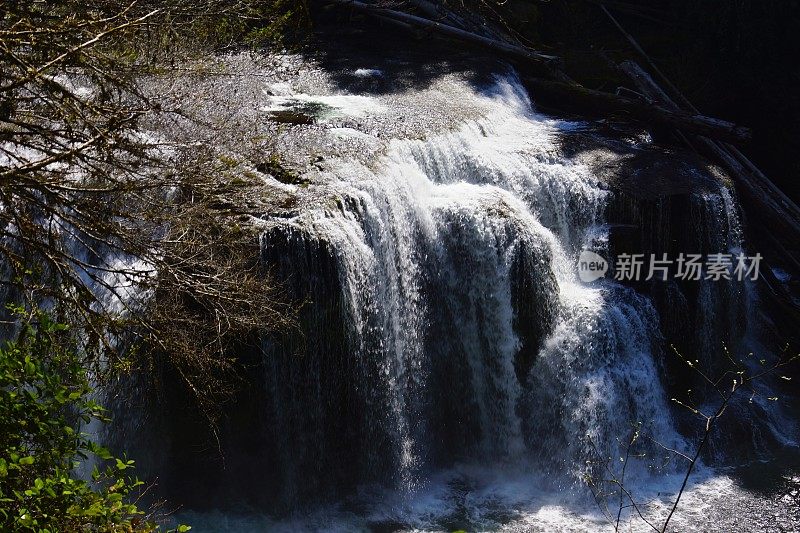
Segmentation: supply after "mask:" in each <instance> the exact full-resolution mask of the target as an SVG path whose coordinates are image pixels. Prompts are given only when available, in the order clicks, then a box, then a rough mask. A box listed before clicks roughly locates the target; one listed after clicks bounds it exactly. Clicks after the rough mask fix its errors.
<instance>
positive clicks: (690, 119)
mask: <svg viewBox="0 0 800 533" xmlns="http://www.w3.org/2000/svg"><path fill="white" fill-rule="evenodd" d="M523 81H524V82H525V83H526V84H527V85H529V86H530V87H531V88H533V90H534V99H536V98H538V97H543V98H546V99H549V100H552V101H559V102H560V104H562V105H563V103H565V102H566V103H568V104H570V105H571V106H572V107H578V108H583V109H584V110H586V111H589V112H598V111H601V112H604V113H624V114H627V115H629V116H631V117H632V118H637V119H640V120H643V121H646V122H649V123H655V124H658V125H662V126H668V127H672V128H676V129H679V130H683V131H687V132H691V133H696V134H698V135H706V136H709V137H715V138H720V139H727V140H731V141H743V140H746V139H749V138H750V130H749V129H747V128H744V127H742V126H737V125H736V124H733V123H731V122H727V121H725V120H719V119H715V118H710V117H706V116H703V115H694V114H691V113H684V112H682V111H675V110H671V109H667V108H666V107H664V106H663V105H658V104H655V103H653V104H650V103H647V102H642V101H639V100H635V99H633V98H626V97H624V96H619V95H616V94H611V93H606V92H602V91H595V90H592V89H587V88H586V87H583V86H581V85H578V84H576V83H565V82H559V81H550V80H545V79H541V78H536V77H531V76H526V77H524V78H523Z"/></svg>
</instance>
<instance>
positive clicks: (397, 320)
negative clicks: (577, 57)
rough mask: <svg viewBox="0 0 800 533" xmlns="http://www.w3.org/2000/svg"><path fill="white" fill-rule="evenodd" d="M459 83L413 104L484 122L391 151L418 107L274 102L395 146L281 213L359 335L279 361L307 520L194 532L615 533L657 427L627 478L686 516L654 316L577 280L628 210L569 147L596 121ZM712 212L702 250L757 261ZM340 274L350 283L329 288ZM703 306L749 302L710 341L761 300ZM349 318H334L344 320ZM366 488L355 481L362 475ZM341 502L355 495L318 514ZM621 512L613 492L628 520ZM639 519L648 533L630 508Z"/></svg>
mask: <svg viewBox="0 0 800 533" xmlns="http://www.w3.org/2000/svg"><path fill="white" fill-rule="evenodd" d="M356 75H357V76H362V74H358V73H357V74H356ZM444 85H445V89H446V90H445V89H442V90H439V89H437V88H434V89H431V90H429V91H428V92H427V93H425V94H423V95H421V96H420V99H423V100H424V99H426V98H430V101H431V102H433V104H426V105H430V106H431V107H430V109H427V111H426V108H425V106H424V105H422V106H421V107H420V109H412V112H413V113H414V114H416V115H424V114H425V113H426V112H430V113H431V114H432V115H435V114H436V112H437V110H436V109H435V108H434V107H435V106H436V104H437V103H438V104H441V105H440V107H441V106H443V102H448V101H449V103H450V104H451V105H452V106H453V108H459V109H465V108H468V109H469V112H468V113H464V114H465V115H467V116H466V117H463V116H455V117H454V118H453V124H450V126H451V127H450V128H449V131H442V132H440V133H436V134H428V135H426V136H424V137H423V138H413V137H414V136H405V137H403V138H401V139H395V140H392V141H388V142H386V141H379V137H380V135H379V134H378V133H376V132H377V131H380V128H372V127H365V124H369V122H368V121H369V120H374V121H377V122H380V121H384V122H388V121H392V120H398V107H399V106H397V104H396V103H395V102H393V101H391V100H387V99H385V98H378V97H372V96H364V95H350V94H327V93H326V92H325V91H324V90H323V91H316V92H315V91H314V90H313V88H309V87H302V88H298V89H295V88H293V87H292V85H291V83H286V82H285V83H279V84H273V85H272V86H271V87H270V89H269V91H268V94H267V95H265V97H264V98H265V101H264V102H261V103H260V104H259V107H258V109H260V110H262V111H264V112H273V111H280V110H292V109H301V110H307V111H308V110H310V112H313V113H315V114H316V116H317V119H318V120H319V124H321V125H320V126H318V127H319V128H323V129H325V130H326V131H327V134H329V135H330V136H331V137H332V138H335V139H339V141H341V142H345V141H346V142H351V141H352V142H354V143H364V144H365V145H366V144H370V143H373V144H375V143H378V142H383V143H384V145H385V146H384V149H383V150H382V151H379V150H375V151H371V152H370V153H379V155H378V156H376V157H375V158H372V159H368V158H360V157H352V156H350V155H341V156H340V157H333V158H330V157H329V158H327V159H326V161H325V169H324V171H323V172H321V177H319V179H316V180H315V181H313V182H312V185H311V186H310V187H309V191H308V195H309V196H310V197H317V198H320V197H322V198H327V199H329V200H330V201H328V200H325V201H317V202H316V203H312V204H311V205H312V207H309V208H306V207H304V208H303V209H301V210H300V214H299V215H297V216H296V217H295V218H291V219H285V218H284V219H276V220H272V221H269V223H270V225H272V226H273V227H272V230H271V231H277V232H284V233H286V234H288V235H293V236H294V237H293V238H292V239H290V242H291V243H293V244H292V245H291V247H290V249H289V250H288V251H289V253H290V254H291V256H292V260H291V261H289V265H290V268H293V269H295V268H296V271H295V270H293V271H291V272H289V273H287V274H288V275H289V276H290V277H295V278H303V279H308V280H309V281H308V284H309V286H311V287H314V286H317V285H319V284H320V283H322V284H326V285H328V287H327V288H328V289H330V291H331V292H332V293H334V296H335V298H331V295H330V293H328V292H325V293H324V294H323V293H320V294H319V295H316V294H315V293H314V292H313V291H312V293H311V294H310V295H309V297H310V298H311V299H312V300H314V303H313V304H312V307H314V309H319V310H320V311H319V313H320V316H323V314H322V311H323V310H326V309H327V307H326V306H328V305H330V306H331V307H332V308H333V309H334V310H335V311H336V313H341V315H342V318H343V322H344V326H343V328H342V329H343V330H345V331H344V333H343V334H342V339H343V340H342V343H343V344H344V345H345V347H344V348H343V349H341V350H342V353H338V352H336V350H339V349H340V348H336V347H332V346H330V342H329V341H330V337H326V336H324V334H325V333H327V332H324V331H316V330H308V331H305V332H304V335H305V341H304V342H305V343H307V345H308V346H311V347H313V348H314V349H315V350H317V351H308V352H306V353H304V354H303V355H302V356H295V354H276V353H274V351H273V353H272V355H273V357H271V358H268V359H267V360H266V367H267V368H266V376H265V389H266V393H265V395H266V397H267V398H268V404H269V405H268V407H267V408H266V411H267V412H268V413H269V417H267V418H268V420H264V421H253V424H258V423H263V424H264V425H265V426H267V427H268V434H269V435H270V439H271V440H272V441H273V442H274V446H275V449H276V456H275V457H274V461H275V463H276V465H277V466H276V471H277V472H278V474H277V475H278V478H279V479H278V481H277V484H278V486H279V492H280V494H279V500H280V501H281V503H282V504H283V505H284V509H285V508H289V509H292V510H294V511H295V516H294V517H292V518H287V519H280V520H278V519H275V518H271V517H269V516H266V515H260V514H259V513H258V512H248V513H245V514H241V515H237V514H235V513H229V512H228V513H221V512H220V513H215V512H204V513H196V512H192V511H187V512H186V513H184V514H183V515H182V518H183V519H184V520H185V521H187V522H189V523H192V524H193V525H194V526H195V530H197V531H225V530H227V531H265V530H276V531H281V530H284V531H292V530H298V529H308V530H318V531H351V530H367V529H369V528H371V527H375V526H376V524H377V525H381V524H384V525H386V524H388V525H392V524H395V526H396V527H399V528H402V529H406V530H424V531H439V530H454V529H460V528H465V529H468V530H508V531H549V530H553V529H560V530H574V531H593V530H596V529H598V528H600V527H605V526H604V524H606V522H605V520H604V519H603V517H602V515H601V514H600V512H599V508H598V506H597V504H596V503H595V502H594V501H593V499H592V497H591V493H590V491H589V490H588V488H587V483H586V480H587V476H590V477H591V478H592V479H593V480H595V481H594V483H593V484H594V486H595V487H596V488H601V489H605V490H612V489H614V490H615V488H614V487H613V486H611V485H610V484H608V483H603V482H602V479H604V478H607V477H608V471H607V470H606V466H605V465H608V469H610V470H611V471H612V472H613V473H614V474H615V475H619V474H620V471H621V464H622V462H621V461H620V459H621V458H623V456H624V455H625V450H626V443H627V440H628V439H629V438H630V435H631V433H632V428H633V427H634V425H638V427H640V431H641V435H642V437H641V438H640V440H639V441H638V442H637V446H636V454H637V455H638V454H644V456H643V457H632V458H631V459H630V460H629V462H628V465H627V467H626V477H625V485H626V487H627V488H628V489H629V490H631V492H632V493H633V494H634V496H635V497H636V498H637V501H640V502H647V505H643V512H644V513H645V514H646V516H647V517H649V518H650V519H651V520H654V521H656V522H657V521H658V520H659V519H663V517H664V516H665V514H666V512H667V509H668V506H669V501H670V498H671V495H672V494H673V493H674V491H675V490H676V489H677V487H679V486H680V482H681V479H682V478H681V472H682V471H684V469H685V463H683V462H682V461H683V460H682V459H678V458H677V456H676V455H675V454H672V453H670V452H667V451H665V449H664V447H666V448H671V449H676V450H683V451H686V450H687V449H689V448H690V444H688V443H686V442H685V441H684V439H683V438H682V437H681V436H680V435H679V434H678V433H677V431H676V429H675V427H674V423H673V420H672V417H671V415H670V412H671V411H670V408H669V405H668V399H667V397H666V394H665V393H664V389H663V387H662V376H661V370H660V363H659V361H660V359H661V350H663V349H664V346H663V344H664V342H663V339H662V334H661V327H660V323H659V322H660V321H659V316H658V313H657V312H656V310H655V308H654V306H653V304H652V302H651V301H650V300H649V299H648V298H647V297H645V296H643V295H641V294H638V293H636V292H635V291H633V290H632V289H630V288H626V287H623V286H621V285H619V284H617V283H615V282H613V281H610V280H600V281H597V282H594V283H592V284H585V283H582V282H581V281H580V280H579V279H578V276H577V269H576V263H577V257H578V254H579V253H580V252H581V250H583V249H584V248H591V249H594V250H596V251H599V252H601V253H603V252H604V251H606V248H605V247H606V246H607V244H608V239H609V228H608V227H607V225H606V221H605V220H604V212H605V208H606V206H607V205H608V202H609V201H610V199H611V195H612V193H611V192H610V191H609V190H608V187H607V186H606V185H605V184H604V183H603V182H602V180H600V179H599V178H598V177H596V176H595V175H594V174H593V172H592V171H591V169H590V167H589V166H588V165H587V164H585V163H582V162H579V161H578V160H577V159H571V158H568V157H565V155H564V151H563V149H562V148H561V146H560V142H559V141H560V139H561V137H562V136H563V135H565V134H568V133H569V132H572V131H575V130H580V129H581V128H583V127H584V125H582V124H580V123H570V122H563V121H557V120H552V119H549V118H547V117H544V116H542V115H539V114H537V113H536V112H535V111H534V110H533V109H532V106H531V103H530V101H529V100H528V97H527V94H526V93H525V91H524V90H523V88H522V87H521V86H520V84H519V83H518V82H517V80H516V79H515V78H514V77H513V76H507V77H499V78H497V79H496V80H495V82H494V84H492V85H491V86H490V87H489V88H487V89H485V90H483V91H476V90H475V89H474V88H472V87H470V86H469V85H467V84H466V83H463V82H462V83H460V84H455V85H456V88H455V89H453V87H452V86H447V85H446V84H444ZM448 90H449V91H450V92H448ZM437 91H439V92H437ZM454 97H455V99H458V102H457V103H453V100H454ZM403 112H406V110H403ZM362 119H363V120H364V121H367V122H359V120H362ZM315 127H317V126H315ZM640 140H641V139H639V140H638V141H637V142H639V141H640ZM337 142H338V141H337ZM596 156H597V157H604V158H610V159H613V158H614V157H616V156H615V155H614V154H603V153H598V154H596ZM365 159H368V160H365ZM285 187H287V188H288V187H289V186H285ZM692 206H693V212H692V213H691V216H692V217H693V220H694V219H696V220H697V224H696V227H697V229H698V232H700V233H701V234H702V235H701V237H700V238H699V239H698V240H700V241H703V240H705V241H709V248H710V249H715V250H719V251H733V250H736V249H739V248H741V236H740V235H739V234H738V232H739V224H738V219H736V216H735V204H734V202H733V200H732V198H731V197H730V195H729V194H727V191H726V190H725V189H724V187H722V186H721V185H720V186H719V188H718V191H715V192H705V193H702V194H701V195H698V196H696V197H695V198H694V200H693V202H692ZM694 210H696V212H695V211H694ZM715 239H716V240H715ZM711 241H713V242H711ZM268 242H270V241H269V239H265V243H268ZM267 246H268V245H267ZM292 247H293V248H292ZM320 249H325V250H328V251H329V255H330V256H329V257H328V256H326V255H325V253H321V252H319V250H320ZM269 251H270V250H269V249H267V250H266V252H267V253H268V254H269ZM286 251H287V250H283V249H281V250H278V252H277V253H285V252H286ZM693 251H694V250H692V252H693ZM331 264H332V265H333V268H332V269H331V270H333V272H334V273H335V274H334V276H335V277H333V278H331V277H325V276H327V275H328V274H323V272H328V270H329V267H330V265H331ZM302 265H305V266H302ZM304 269H305V270H304ZM331 286H332V287H331ZM725 291H728V292H729V293H730V295H728V296H725V297H723V296H721V293H723V292H725ZM701 293H702V295H701V301H702V307H703V309H704V310H713V312H716V310H717V309H719V308H721V307H722V306H725V305H727V304H729V303H731V302H733V303H735V304H736V305H734V306H731V307H730V308H729V309H728V310H729V311H730V313H731V315H732V316H731V319H730V320H721V321H715V322H714V323H711V322H708V323H702V324H701V332H700V333H698V337H699V338H700V339H704V340H707V341H708V342H709V343H710V342H711V341H712V340H713V339H717V338H719V337H720V336H721V335H724V334H726V333H729V332H730V331H729V330H728V329H726V328H729V327H730V325H731V324H740V322H739V321H738V319H737V317H736V316H733V315H737V314H740V312H739V307H740V306H742V305H744V304H746V302H747V294H746V291H744V290H743V288H742V287H741V286H736V285H733V284H730V286H729V285H728V284H720V285H719V286H715V285H714V284H711V283H706V284H705V285H704V286H703V287H702V289H701ZM315 296H318V299H316V300H315ZM325 298H328V299H329V300H330V301H329V300H326V299H325ZM339 303H340V304H341V307H339ZM334 314H335V313H334ZM708 314H710V313H708ZM330 316H331V315H330V314H326V315H324V317H325V318H324V320H322V321H321V322H320V323H318V324H317V326H319V327H321V329H336V328H337V327H339V325H338V324H333V323H330V322H326V320H330ZM336 316H338V315H336ZM737 316H738V315H737ZM273 350H274V349H273ZM529 352H532V353H533V356H532V357H528V358H527V360H526V357H523V356H522V355H521V354H526V353H529ZM332 393H335V394H332ZM336 395H343V396H346V399H345V400H341V404H340V403H338V402H339V398H338V397H332V396H336ZM343 473H347V474H351V475H349V476H345V477H346V480H345V481H344V482H343V481H342V477H343ZM318 494H323V497H322V499H323V500H327V502H332V503H319V502H312V503H307V502H306V501H305V500H306V499H308V498H309V497H311V499H312V500H313V499H314V496H317V495H318ZM712 497H713V498H716V499H717V500H719V501H718V502H717V505H716V508H717V509H720V508H724V505H722V504H720V501H724V500H726V499H727V500H728V501H729V502H745V501H749V500H747V496H746V495H744V492H743V491H741V490H740V489H739V488H738V487H736V485H735V484H734V483H733V482H732V481H731V480H730V479H729V478H727V477H725V476H721V475H717V474H715V473H714V472H713V471H712V470H709V469H706V468H705V467H702V466H701V467H700V468H699V469H698V472H697V474H696V476H695V477H694V478H693V481H692V483H691V484H690V489H689V491H688V493H687V495H686V503H685V507H686V509H687V511H686V514H684V515H683V516H678V517H676V520H677V522H676V523H677V524H680V525H682V526H683V527H687V525H691V527H694V525H696V522H695V521H696V520H699V521H701V522H704V521H706V520H710V522H704V523H714V520H716V521H717V522H720V521H724V520H723V518H724V517H714V518H713V519H712V518H709V517H708V516H707V515H701V513H702V512H703V511H704V507H703V505H702V501H703V500H705V499H708V498H712ZM617 498H618V493H614V494H612V495H611V496H609V497H608V498H607V501H608V503H609V505H610V508H611V509H612V511H613V514H616V507H615V505H617ZM680 514H681V513H679V515H680ZM622 520H623V521H624V522H626V523H627V521H629V520H632V522H631V525H630V527H631V528H632V529H633V530H639V529H644V528H645V527H646V526H644V524H643V522H640V521H639V519H638V518H636V517H634V516H633V515H632V512H631V509H630V508H627V509H626V510H625V511H624V512H623V513H622ZM388 525H387V526H386V527H388ZM390 529H391V528H390Z"/></svg>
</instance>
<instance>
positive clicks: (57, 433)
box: [0, 309, 187, 532]
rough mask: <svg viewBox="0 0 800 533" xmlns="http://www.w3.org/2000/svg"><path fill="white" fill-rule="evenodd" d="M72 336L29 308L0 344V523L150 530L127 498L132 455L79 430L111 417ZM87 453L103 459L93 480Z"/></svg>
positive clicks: (26, 527)
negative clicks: (94, 395)
mask: <svg viewBox="0 0 800 533" xmlns="http://www.w3.org/2000/svg"><path fill="white" fill-rule="evenodd" d="M16 311H17V313H18V314H21V311H22V310H21V309H18V310H16ZM72 344H73V343H72V342H71V341H70V331H69V330H68V329H67V327H66V326H64V325H61V324H57V323H55V322H53V321H52V320H51V319H50V318H49V317H48V316H47V315H46V314H45V313H42V312H34V313H32V314H30V315H28V317H27V319H26V320H24V324H23V326H22V330H21V332H20V334H19V335H18V336H17V340H16V341H12V342H5V343H3V345H2V346H0V530H2V531H39V532H43V531H47V532H56V531H69V532H72V531H114V532H116V531H154V530H156V529H157V527H156V525H155V524H153V523H151V522H150V521H148V520H147V519H146V517H145V514H144V512H143V511H141V510H139V508H138V507H137V506H136V504H135V503H132V502H131V499H132V497H133V496H134V494H135V493H136V492H137V490H138V489H139V488H140V487H141V486H142V482H141V481H139V480H138V479H136V478H134V477H132V476H131V475H130V473H131V470H132V469H133V465H134V462H133V461H131V460H128V459H127V458H124V459H119V458H115V457H112V456H111V454H110V453H109V451H108V450H106V449H105V448H103V447H101V446H99V445H98V444H97V443H95V442H93V441H92V440H91V438H90V437H89V436H88V435H87V434H86V433H84V432H82V431H81V427H82V426H83V425H86V424H88V423H89V422H91V421H92V420H99V421H103V422H106V421H107V420H108V418H107V416H106V413H105V411H104V409H103V408H102V407H101V406H99V405H98V404H97V403H95V402H94V401H93V400H92V399H91V386H90V382H89V377H88V375H87V372H86V370H85V368H84V365H83V364H82V361H81V360H80V357H79V356H78V355H77V352H76V351H75V350H74V349H71V346H72ZM86 461H93V462H95V463H96V464H102V465H103V466H102V468H100V467H98V466H95V468H94V470H93V473H92V476H91V480H84V479H81V478H80V477H79V476H78V475H77V474H76V469H77V467H78V466H79V464H80V463H81V462H86ZM181 531H187V528H186V526H184V527H183V528H182V529H181Z"/></svg>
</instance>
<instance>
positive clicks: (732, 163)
mask: <svg viewBox="0 0 800 533" xmlns="http://www.w3.org/2000/svg"><path fill="white" fill-rule="evenodd" d="M619 67H620V69H621V70H622V71H623V72H625V73H627V74H628V76H629V77H630V79H631V81H632V82H633V83H634V85H636V87H637V89H639V91H641V92H642V93H644V94H645V95H646V96H647V97H648V98H650V99H651V100H653V101H654V102H657V103H659V104H661V105H664V106H666V107H668V108H670V109H673V110H679V109H680V106H678V104H676V103H675V102H674V101H673V100H672V99H671V98H670V97H669V96H668V95H667V94H666V93H665V92H664V91H663V90H662V89H661V87H659V86H658V84H657V83H656V82H655V81H654V80H653V78H651V77H650V75H649V74H648V73H647V72H645V70H644V69H643V68H642V67H640V66H639V65H638V64H637V63H635V62H633V61H624V62H622V63H621V64H620V65H619ZM697 141H698V142H699V143H700V145H701V146H703V147H704V148H705V149H706V151H707V152H708V153H709V154H710V155H712V156H714V157H715V158H716V159H717V161H718V162H720V163H721V164H722V166H723V167H724V168H725V170H726V171H727V172H728V174H729V175H730V176H731V177H732V178H733V180H734V182H735V183H736V184H737V186H738V188H739V190H740V192H741V193H742V194H743V195H744V196H745V197H747V198H748V199H750V200H751V201H752V202H753V203H754V205H755V206H757V209H758V212H757V213H758V216H760V217H763V218H764V219H765V222H767V223H768V224H769V226H770V227H769V228H768V229H767V228H765V232H764V234H765V236H766V237H767V239H768V240H769V241H770V242H771V244H772V246H773V247H774V248H775V249H776V250H777V251H778V252H779V254H780V255H781V256H782V257H783V259H784V261H786V262H787V263H789V264H791V265H792V266H794V267H795V268H797V269H798V271H800V257H799V256H798V254H797V251H796V250H795V251H792V250H787V249H786V247H784V246H783V244H782V243H781V242H780V241H779V240H778V239H776V238H775V237H774V235H773V234H772V232H773V231H775V230H778V233H779V234H781V235H782V236H783V237H785V238H788V239H789V242H795V243H800V208H798V206H797V205H796V204H795V203H794V202H792V200H791V199H790V198H788V197H787V196H786V195H785V194H783V192H782V191H781V190H780V189H778V187H777V186H775V184H773V183H772V182H771V181H770V180H769V179H768V178H767V177H766V176H765V175H764V174H763V173H762V172H761V171H760V170H759V169H758V167H756V166H755V165H754V164H753V163H752V162H751V161H750V160H749V159H748V158H747V157H745V156H744V154H742V153H741V152H740V151H739V150H738V149H737V148H736V147H734V146H731V145H728V144H726V143H721V142H716V141H714V140H712V139H709V138H708V137H704V136H698V137H697ZM778 287H779V284H776V285H775V286H772V287H770V291H771V292H772V293H773V296H775V297H778V296H780V297H781V298H782V299H783V300H788V301H791V297H790V296H788V295H786V294H784V293H785V290H779V289H778ZM793 306H794V307H795V312H798V311H797V306H796V304H793Z"/></svg>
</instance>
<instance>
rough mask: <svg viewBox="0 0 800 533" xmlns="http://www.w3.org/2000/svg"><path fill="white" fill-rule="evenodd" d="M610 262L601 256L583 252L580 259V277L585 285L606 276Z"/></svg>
mask: <svg viewBox="0 0 800 533" xmlns="http://www.w3.org/2000/svg"><path fill="white" fill-rule="evenodd" d="M606 272H608V262H607V261H606V260H605V259H604V258H603V257H602V256H600V255H597V254H596V253H594V252H590V251H589V250H584V251H582V252H581V255H580V257H579V258H578V277H579V278H580V279H581V281H582V282H584V283H591V282H592V281H595V280H598V279H600V278H602V277H603V276H605V275H606Z"/></svg>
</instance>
